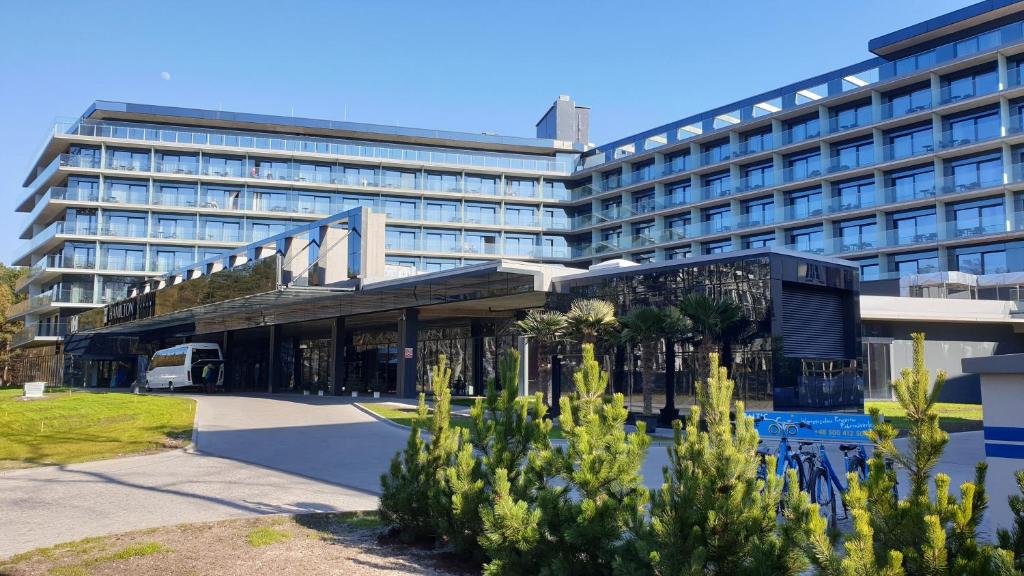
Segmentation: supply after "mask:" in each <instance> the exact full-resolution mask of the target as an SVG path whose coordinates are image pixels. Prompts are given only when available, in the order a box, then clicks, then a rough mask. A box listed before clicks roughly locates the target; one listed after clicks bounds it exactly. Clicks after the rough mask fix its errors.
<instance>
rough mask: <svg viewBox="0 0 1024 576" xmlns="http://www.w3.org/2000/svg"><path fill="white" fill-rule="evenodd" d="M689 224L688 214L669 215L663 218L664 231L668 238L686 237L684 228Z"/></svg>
mask: <svg viewBox="0 0 1024 576" xmlns="http://www.w3.org/2000/svg"><path fill="white" fill-rule="evenodd" d="M689 226H690V215H689V214H686V215H680V216H671V217H666V218H665V232H666V236H667V239H668V240H679V239H681V238H686V229H687V228H688V227H689Z"/></svg>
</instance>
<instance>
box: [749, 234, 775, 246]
mask: <svg viewBox="0 0 1024 576" xmlns="http://www.w3.org/2000/svg"><path fill="white" fill-rule="evenodd" d="M774 245H775V234H774V233H771V234H758V235H757V236H747V237H746V238H744V239H743V247H744V248H747V249H750V248H769V247H771V246H774Z"/></svg>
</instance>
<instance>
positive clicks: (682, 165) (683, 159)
mask: <svg viewBox="0 0 1024 576" xmlns="http://www.w3.org/2000/svg"><path fill="white" fill-rule="evenodd" d="M692 168H693V162H692V161H691V160H690V153H689V152H676V153H675V154H669V155H667V156H665V172H666V173H668V174H673V173H675V172H682V171H684V170H690V169H692Z"/></svg>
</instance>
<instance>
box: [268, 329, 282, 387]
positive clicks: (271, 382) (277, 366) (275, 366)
mask: <svg viewBox="0 0 1024 576" xmlns="http://www.w3.org/2000/svg"><path fill="white" fill-rule="evenodd" d="M268 328H269V331H270V336H269V338H268V339H267V340H268V346H267V392H273V391H274V389H275V388H277V385H278V383H279V382H280V380H281V361H280V359H279V358H278V356H279V355H278V353H277V348H278V346H279V343H280V340H281V325H280V324H274V325H271V326H268Z"/></svg>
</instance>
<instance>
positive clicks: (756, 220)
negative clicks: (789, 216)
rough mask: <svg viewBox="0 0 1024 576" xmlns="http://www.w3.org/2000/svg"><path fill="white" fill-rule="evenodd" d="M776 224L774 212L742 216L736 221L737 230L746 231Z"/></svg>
mask: <svg viewBox="0 0 1024 576" xmlns="http://www.w3.org/2000/svg"><path fill="white" fill-rule="evenodd" d="M774 224H775V216H774V210H773V211H772V212H769V213H764V212H762V213H759V214H741V215H740V217H739V218H737V219H736V223H735V227H736V229H737V230H745V229H748V228H759V227H761V226H772V225H774Z"/></svg>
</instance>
